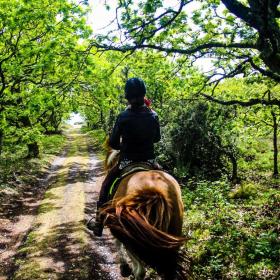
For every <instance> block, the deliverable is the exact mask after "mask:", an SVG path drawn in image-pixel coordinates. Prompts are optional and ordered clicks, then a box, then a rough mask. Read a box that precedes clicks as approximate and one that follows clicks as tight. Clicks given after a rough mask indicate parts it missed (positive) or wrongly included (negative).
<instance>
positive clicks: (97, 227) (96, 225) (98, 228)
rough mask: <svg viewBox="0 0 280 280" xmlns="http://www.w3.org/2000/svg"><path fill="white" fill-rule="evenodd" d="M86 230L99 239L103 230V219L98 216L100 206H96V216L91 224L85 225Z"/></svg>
mask: <svg viewBox="0 0 280 280" xmlns="http://www.w3.org/2000/svg"><path fill="white" fill-rule="evenodd" d="M87 227H88V229H90V230H91V231H93V233H94V235H95V236H98V237H101V236H102V233H103V229H104V219H103V217H102V215H101V214H100V206H99V205H98V206H97V209H96V216H95V221H94V222H92V221H90V222H89V223H88V224H87Z"/></svg>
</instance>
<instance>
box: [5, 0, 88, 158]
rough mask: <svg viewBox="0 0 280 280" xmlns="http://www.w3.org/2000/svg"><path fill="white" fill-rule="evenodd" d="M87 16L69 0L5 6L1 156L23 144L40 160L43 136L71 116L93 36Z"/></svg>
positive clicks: (18, 3)
mask: <svg viewBox="0 0 280 280" xmlns="http://www.w3.org/2000/svg"><path fill="white" fill-rule="evenodd" d="M84 15H85V10H84V8H82V6H79V5H77V4H76V3H75V2H71V1H67V0H62V1H61V0H57V1H50V0H44V1H37V0H34V1H23V0H19V1H15V0H13V1H8V0H7V1H1V3H0V16H1V23H0V37H1V41H0V145H1V147H0V151H1V150H2V149H3V145H4V144H5V143H6V144H8V143H12V142H13V143H18V144H20V143H22V144H26V145H27V147H28V155H27V156H28V157H33V156H38V155H39V146H38V140H39V138H40V134H41V133H44V132H50V131H57V130H58V125H59V123H60V122H61V119H62V117H63V115H64V114H65V113H66V112H68V111H70V110H71V109H70V104H69V100H70V99H69V95H73V94H74V93H75V92H76V91H77V90H78V87H77V85H78V77H79V75H80V73H81V71H82V69H83V65H84V64H85V57H86V55H87V52H86V48H85V47H84V46H83V42H82V40H85V39H86V38H87V37H88V36H89V35H90V29H89V28H88V27H87V26H86V24H85V18H84Z"/></svg>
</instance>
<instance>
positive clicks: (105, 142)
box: [103, 136, 111, 151]
mask: <svg viewBox="0 0 280 280" xmlns="http://www.w3.org/2000/svg"><path fill="white" fill-rule="evenodd" d="M103 148H104V149H105V150H106V151H109V150H110V149H111V147H110V145H109V136H107V137H106V139H105V141H104V143H103Z"/></svg>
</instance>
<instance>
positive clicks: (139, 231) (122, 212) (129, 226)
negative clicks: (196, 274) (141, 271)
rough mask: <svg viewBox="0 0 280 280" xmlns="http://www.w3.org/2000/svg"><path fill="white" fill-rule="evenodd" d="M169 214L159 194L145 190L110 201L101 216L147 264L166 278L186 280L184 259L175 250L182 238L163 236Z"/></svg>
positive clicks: (167, 206) (169, 235)
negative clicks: (104, 216)
mask: <svg viewBox="0 0 280 280" xmlns="http://www.w3.org/2000/svg"><path fill="white" fill-rule="evenodd" d="M172 211H173V209H172V205H171V203H170V201H168V200H167V199H166V197H165V195H164V194H163V193H162V192H161V191H159V190H158V189H156V188H145V189H142V190H139V191H137V192H135V193H133V194H129V195H127V196H125V197H124V198H123V199H121V200H119V201H118V202H116V203H114V202H113V203H112V204H111V205H108V206H107V207H106V208H105V209H104V210H103V213H105V214H106V221H105V224H106V225H107V226H108V227H109V228H110V230H111V232H112V234H113V235H114V236H115V237H116V238H117V239H119V240H120V241H121V242H122V243H123V244H124V245H125V246H126V247H127V248H128V249H129V250H130V251H132V252H134V253H135V255H137V256H138V257H139V258H140V259H141V260H142V261H144V262H145V263H146V264H147V265H149V266H151V267H153V268H154V269H156V270H157V271H158V272H159V273H160V274H163V275H164V276H165V277H166V278H167V279H175V278H176V279H188V268H189V265H187V266H186V261H187V263H188V260H187V258H186V256H185V255H184V254H183V253H182V252H180V251H179V247H180V246H181V245H183V243H184V242H185V240H186V238H184V237H181V236H174V235H171V234H169V233H167V231H168V227H169V224H170V219H171V216H172ZM178 226H181V225H178ZM182 263H184V265H182Z"/></svg>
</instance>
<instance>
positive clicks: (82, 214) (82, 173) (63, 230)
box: [12, 128, 120, 280]
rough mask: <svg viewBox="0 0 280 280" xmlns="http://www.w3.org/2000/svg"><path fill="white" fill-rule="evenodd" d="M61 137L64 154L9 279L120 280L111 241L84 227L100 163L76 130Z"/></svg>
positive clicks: (98, 179) (89, 211)
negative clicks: (93, 233)
mask: <svg viewBox="0 0 280 280" xmlns="http://www.w3.org/2000/svg"><path fill="white" fill-rule="evenodd" d="M67 136H68V139H69V144H68V148H67V153H66V155H65V157H64V158H63V160H62V161H61V162H60V165H57V166H56V168H55V170H54V174H53V175H52V185H51V186H50V188H49V189H48V191H47V192H46V193H45V196H44V199H43V200H42V201H41V203H40V207H39V210H38V215H37V217H36V219H35V222H34V224H33V227H32V230H31V232H30V233H29V235H28V236H27V239H26V242H25V243H24V245H23V246H21V248H20V250H19V253H18V255H17V263H16V269H15V273H14V275H13V277H12V279H17V280H25V279H26V280H27V279H28V280H32V279H69V280H71V279H101V280H102V279H104V280H105V279H112V280H113V279H114V280H117V279H120V278H119V276H118V268H117V264H116V261H115V253H114V246H113V241H112V238H111V236H110V235H109V234H108V232H106V234H105V236H104V238H101V239H96V238H95V237H93V235H92V234H91V233H90V232H88V231H87V229H86V227H85V219H87V218H89V217H90V216H91V215H92V213H93V212H94V208H95V204H96V203H95V200H96V198H97V194H98V191H99V188H100V183H101V181H102V177H101V176H102V168H101V166H100V161H99V160H97V159H96V157H95V155H94V153H93V152H92V151H91V150H90V148H89V145H88V142H87V138H86V136H85V135H83V134H80V132H79V130H78V129H77V128H76V129H71V130H69V131H68V132H67Z"/></svg>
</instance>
